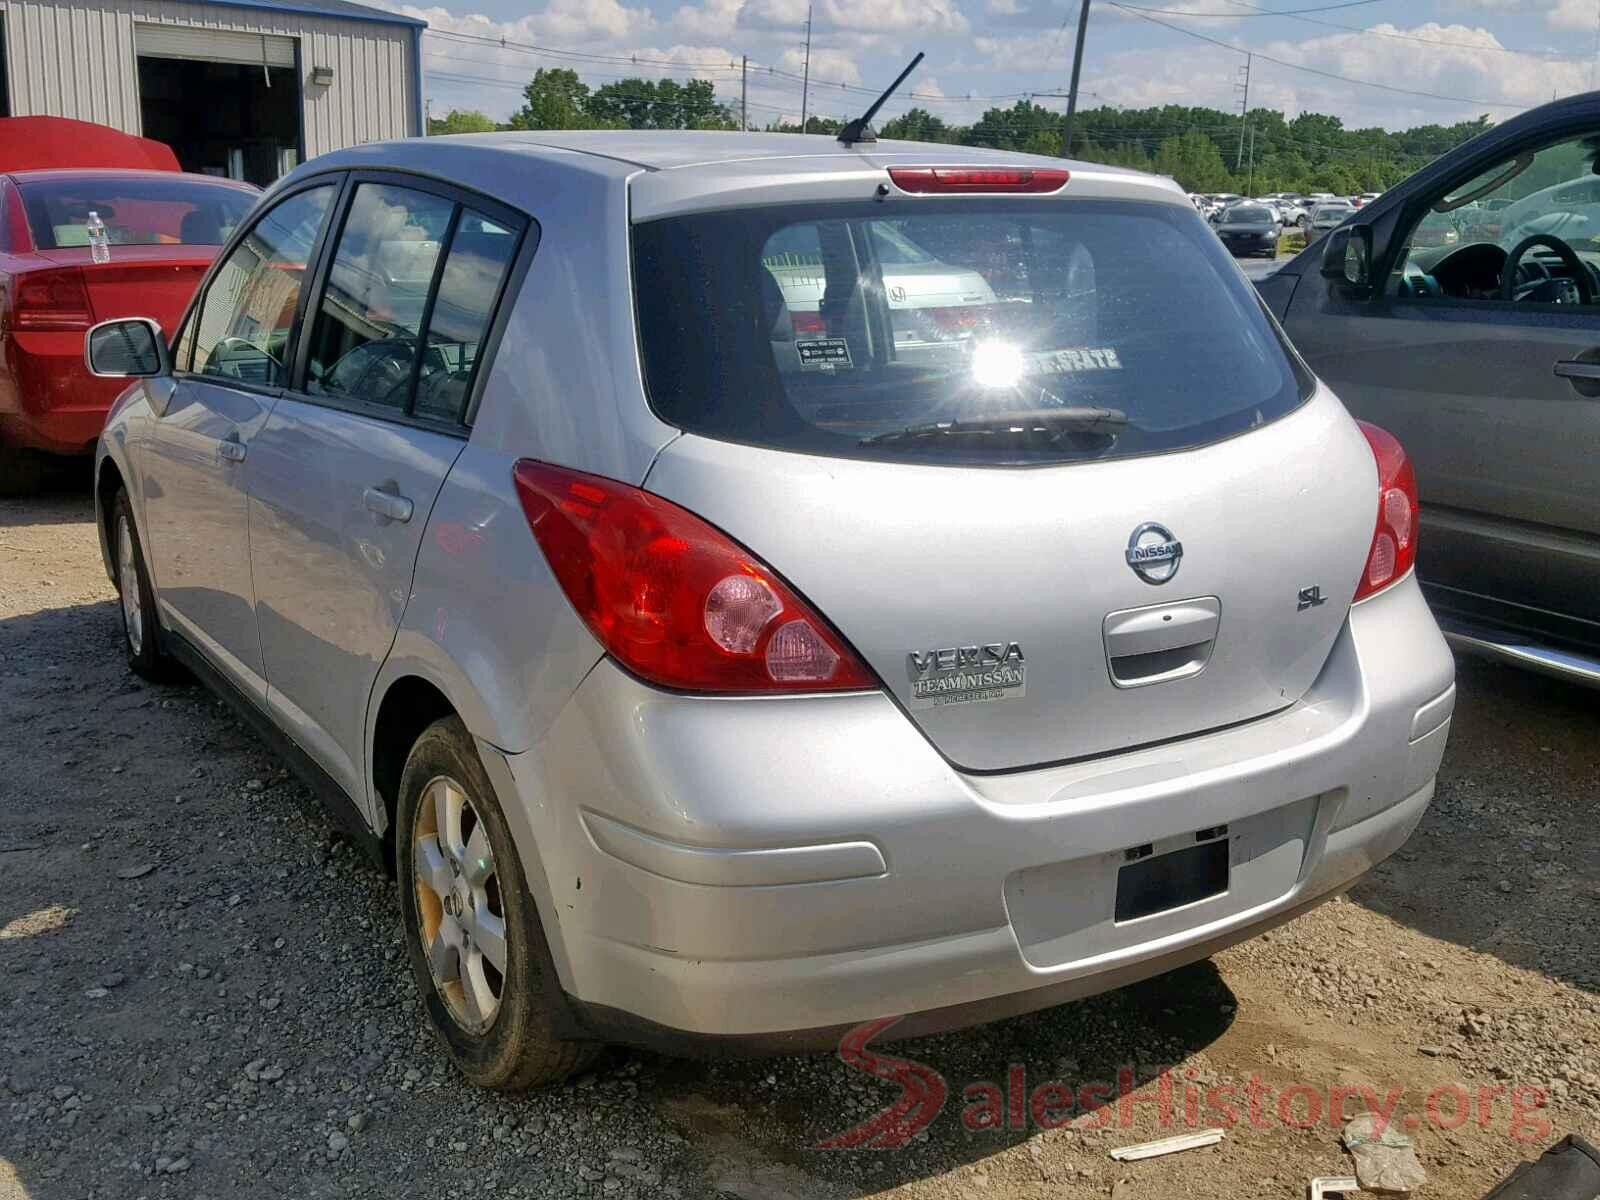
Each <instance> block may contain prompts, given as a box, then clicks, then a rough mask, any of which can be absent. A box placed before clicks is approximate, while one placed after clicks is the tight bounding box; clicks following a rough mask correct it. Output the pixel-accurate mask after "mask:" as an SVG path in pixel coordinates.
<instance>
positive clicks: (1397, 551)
mask: <svg viewBox="0 0 1600 1200" xmlns="http://www.w3.org/2000/svg"><path fill="white" fill-rule="evenodd" d="M1356 424H1358V425H1360V426H1361V432H1362V433H1364V434H1366V436H1367V443H1368V444H1369V445H1370V446H1371V447H1372V456H1373V458H1375V459H1376V460H1377V464H1378V524H1377V528H1376V529H1375V530H1374V531H1373V534H1372V546H1371V548H1370V549H1369V550H1368V551H1367V565H1366V567H1365V568H1364V569H1363V570H1362V573H1361V583H1360V586H1358V587H1357V588H1356V596H1355V598H1356V599H1357V600H1365V599H1366V598H1367V597H1368V596H1371V595H1373V594H1374V593H1375V592H1381V591H1382V590H1383V589H1384V588H1386V587H1388V586H1389V585H1390V584H1391V583H1394V582H1396V581H1397V580H1399V579H1403V578H1404V577H1405V574H1406V572H1407V571H1409V570H1411V568H1412V566H1413V565H1415V563H1416V561H1417V476H1416V473H1415V472H1414V471H1412V469H1411V460H1410V459H1409V458H1408V457H1406V452H1405V447H1403V446H1401V445H1400V441H1399V439H1398V438H1396V437H1395V436H1394V434H1392V433H1390V432H1389V431H1388V430H1387V429H1380V428H1379V427H1378V426H1376V425H1371V424H1368V423H1367V422H1366V421H1357V422H1356Z"/></svg>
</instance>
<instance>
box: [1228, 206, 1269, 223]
mask: <svg viewBox="0 0 1600 1200" xmlns="http://www.w3.org/2000/svg"><path fill="white" fill-rule="evenodd" d="M1223 220H1225V221H1237V222H1238V223H1239V224H1241V225H1264V224H1267V223H1269V222H1272V220H1273V217H1272V214H1271V213H1269V212H1268V211H1267V210H1266V209H1264V208H1262V207H1261V206H1260V205H1254V204H1237V205H1235V206H1234V207H1232V208H1230V209H1229V210H1228V211H1227V212H1226V213H1224V214H1223Z"/></svg>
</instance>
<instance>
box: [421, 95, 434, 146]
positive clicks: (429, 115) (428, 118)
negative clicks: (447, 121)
mask: <svg viewBox="0 0 1600 1200" xmlns="http://www.w3.org/2000/svg"><path fill="white" fill-rule="evenodd" d="M422 104H423V110H424V112H425V113H426V115H425V116H424V117H423V118H422V136H423V137H427V136H428V127H429V126H430V125H432V124H433V97H432V96H429V97H428V98H427V99H426V100H424V101H423V102H422Z"/></svg>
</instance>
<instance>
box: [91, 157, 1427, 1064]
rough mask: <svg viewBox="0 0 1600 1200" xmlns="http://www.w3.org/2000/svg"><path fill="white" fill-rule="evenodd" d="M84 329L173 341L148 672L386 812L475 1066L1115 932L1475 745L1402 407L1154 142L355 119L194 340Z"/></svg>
mask: <svg viewBox="0 0 1600 1200" xmlns="http://www.w3.org/2000/svg"><path fill="white" fill-rule="evenodd" d="M914 264H932V265H926V266H924V267H923V268H921V269H919V270H910V269H908V265H914ZM938 279H944V280H947V281H949V286H948V287H945V288H944V289H943V290H940V289H939V288H937V287H933V286H931V285H930V283H929V281H930V280H938ZM802 280H804V281H805V282H803V283H802V282H801V281H802ZM913 283H915V284H916V285H917V288H918V290H917V293H916V295H915V296H914V297H912V296H910V295H909V293H910V291H911V289H912V285H913ZM86 352H87V354H88V356H89V359H90V363H91V366H92V368H93V369H94V370H95V371H96V372H98V373H99V374H102V375H115V376H127V377H129V378H130V380H132V382H131V383H130V386H129V387H128V389H127V391H126V392H125V393H124V395H123V396H122V397H121V399H120V400H119V401H118V403H117V405H116V408H115V410H114V412H113V415H112V416H111V418H110V421H109V423H108V425H107V427H106V430H105V433H104V435H103V436H102V438H101V440H100V448H99V455H98V461H97V473H98V474H97V495H98V501H99V505H98V513H99V519H100V523H101V530H102V536H103V544H104V549H105V554H106V559H107V565H108V569H109V570H110V573H111V577H112V579H113V580H114V581H115V582H116V584H117V587H118V590H119V592H120V595H121V607H122V613H123V616H124V619H125V625H126V632H127V638H126V641H127V653H128V656H129V659H130V661H131V663H132V665H133V668H134V669H135V670H137V671H139V672H140V673H142V674H145V675H159V674H160V673H162V672H163V671H164V670H167V669H170V667H171V665H172V664H173V663H176V664H179V665H182V666H184V667H187V668H188V670H189V671H191V672H193V673H194V674H196V675H198V676H200V677H201V678H202V679H203V680H204V681H205V682H207V683H208V684H210V685H211V686H213V687H214V688H216V689H217V690H218V691H220V692H221V693H223V694H224V695H225V696H227V697H229V698H231V699H232V700H234V701H235V702H237V704H238V705H240V706H241V707H242V709H243V711H244V712H245V713H246V714H247V715H249V716H251V717H252V718H253V719H255V721H256V723H257V724H258V726H259V727H260V728H262V730H263V731H264V733H265V734H266V735H267V736H268V737H269V738H273V739H275V741H276V742H277V744H278V745H280V746H281V748H282V750H283V753H284V755H285V756H286V757H287V758H288V759H289V761H290V762H292V763H293V764H294V765H295V766H296V767H297V768H298V769H299V770H300V771H301V772H302V773H304V774H305V775H306V776H307V777H308V778H309V779H310V780H312V781H313V782H314V783H316V784H317V785H319V787H320V789H321V791H322V792H323V794H324V795H325V796H326V797H327V798H328V799H329V801H330V802H331V804H332V805H333V807H334V808H335V810H336V811H337V812H338V813H340V814H342V816H343V817H344V819H345V820H346V821H347V823H348V825H349V827H350V828H351V830H352V831H353V833H354V835H355V836H357V837H358V838H360V839H362V840H363V842H364V843H366V844H367V846H368V847H369V848H370V849H371V850H372V851H373V852H374V853H376V854H378V855H380V856H382V857H383V858H385V859H386V860H387V861H389V862H390V863H391V864H392V866H393V869H394V870H395V873H396V876H397V879H398V894H399V901H400V909H401V913H402V917H403V921H404V926H405V929H406V931H407V934H408V936H409V941H410V956H411V963H412V967H413V968H414V971H415V975H416V980H417V984H418V987H419V989H420V991H421V994H422V997H423V1001H424V1004H425V1006H426V1009H427V1012H428V1014H429V1016H430V1017H431V1019H432V1021H433V1023H434V1024H435V1025H436V1026H437V1027H438V1030H439V1032H440V1034H441V1035H442V1037H443V1040H444V1042H445V1044H446V1046H447V1047H448V1050H449V1053H450V1054H451V1056H452V1057H453V1058H454V1060H455V1061H456V1062H457V1063H458V1064H459V1065H460V1067H461V1069H462V1070H463V1071H464V1072H465V1074H466V1075H467V1076H468V1077H469V1078H471V1079H472V1080H474V1081H476V1082H477V1083H479V1084H482V1085H484V1086H487V1087H499V1088H511V1087H519V1086H525V1085H529V1084H533V1083H538V1082H541V1081H546V1080H551V1079H555V1078H558V1077H560V1076H561V1075H563V1074H564V1073H567V1072H569V1071H571V1070H573V1069H574V1068H575V1067H577V1066H578V1065H579V1064H580V1063H581V1062H582V1061H583V1060H584V1059H585V1057H586V1056H587V1055H588V1053H589V1052H590V1050H591V1048H592V1047H594V1046H597V1045H598V1044H600V1043H602V1042H606V1041H622V1042H635V1043H645V1044H655V1045H660V1046H664V1047H666V1048H669V1049H676V1050H680V1051H683V1050H688V1049H690V1048H692V1047H704V1046H708V1045H716V1044H732V1045H734V1046H736V1047H745V1048H759V1047H767V1048H771V1047H785V1048H803V1047H811V1046H818V1045H825V1044H829V1043H831V1042H832V1041H833V1040H834V1039H836V1038H837V1037H838V1036H840V1034H841V1032H842V1031H845V1030H848V1029H850V1028H853V1027H855V1026H857V1025H858V1024H859V1023H862V1022H866V1021H869V1020H874V1019H877V1018H882V1017H884V1016H885V1015H887V1014H904V1018H905V1019H904V1020H903V1021H902V1022H901V1023H900V1024H899V1025H898V1026H897V1027H896V1029H895V1034H896V1036H898V1035H900V1034H910V1033H917V1032H924V1031H930V1030H934V1029H941V1028H950V1027H953V1026H958V1025H962V1024H968V1023H972V1022H976V1021H982V1020H988V1019H991V1018H994V1017H997V1016H1004V1015H1008V1014H1013V1013H1020V1012H1024V1011H1028V1010H1031V1009H1037V1008H1040V1007H1042V1006H1045V1005H1051V1004H1056V1003H1059V1002H1061V1001H1064V1000H1069V999H1072V998H1074V997H1081V996H1086V995H1090V994H1092V993H1096V992H1100V991H1104V990H1105V989H1108V988H1113V987H1117V986H1119V985H1121V984H1125V983H1128V982H1130V981H1132V980H1136V979H1140V978H1142V977H1145V976H1149V975H1152V974H1155V973H1157V972H1162V971H1167V970H1170V969H1171V968H1173V967H1176V966H1178V965H1180V964H1183V963H1185V962H1189V961H1191V960H1194V959H1197V958H1201V957H1203V956H1205V955H1208V954H1211V953H1213V952H1214V951H1216V950H1218V949H1219V948H1221V947H1223V946H1226V945H1228V944H1229V943H1232V942H1235V941H1238V940H1239V939H1241V938H1244V937H1248V936H1250V935H1251V934H1253V933H1256V932H1259V931H1261V930H1263V929H1265V928H1267V927H1269V926H1271V925H1273V924H1275V923H1277V922H1280V921H1283V920H1285V919H1287V918H1289V917H1292V916H1293V915H1295V914H1296V913H1299V912H1301V911H1303V910H1304V909H1306V908H1307V907H1308V906H1310V905H1313V904H1315V903H1317V902H1318V901H1320V900H1323V899H1326V898H1327V897H1328V896H1330V895H1331V894H1333V893H1335V892H1337V891H1339V890H1340V889H1343V888H1345V887H1347V886H1349V885H1350V883H1351V882H1352V881H1354V880H1355V879H1357V878H1358V877H1360V876H1361V875H1362V873H1363V872H1365V871H1367V870H1368V869H1369V868H1371V867H1372V866H1373V864H1375V863H1377V862H1378V861H1380V860H1381V859H1383V858H1384V857H1385V856H1387V855H1389V854H1390V853H1392V852H1393V851H1394V850H1395V849H1396V847H1398V846H1399V845H1400V844H1401V843H1402V842H1404V841H1405V839H1406V837H1407V836H1408V835H1409V834H1410V833H1411V831H1412V830H1413V829H1414V828H1415V827H1416V825H1417V822H1418V820H1419V819H1420V818H1421V816H1422V814H1423V810H1424V809H1425V807H1426V806H1427V804H1428V802H1429V799H1430V798H1431V796H1432V795H1433V789H1434V776H1435V774H1436V772H1437V770H1438V766H1439V760H1440V755H1441V754H1442V752H1443V750H1444V744H1445V738H1446V735H1447V732H1448V728H1449V723H1450V715H1451V709H1452V706H1453V703H1454V687H1453V672H1452V663H1451V659H1450V656H1449V654H1448V652H1447V650H1446V648H1445V645H1444V643H1443V641H1442V640H1441V638H1440V636H1439V633H1438V631H1437V629H1436V627H1435V625H1434V622H1433V619H1432V617H1431V616H1430V615H1429V613H1428V610H1427V608H1426V607H1425V606H1424V604H1423V601H1422V597H1421V595H1420V593H1419V591H1418V588H1417V584H1416V581H1415V579H1414V577H1413V574H1412V570H1411V565H1412V560H1413V556H1414V554H1415V540H1414V538H1415V530H1416V495H1415V486H1414V484H1413V481H1412V475H1411V468H1410V466H1409V464H1408V463H1407V460H1406V456H1405V454H1404V452H1403V451H1402V449H1401V447H1400V446H1399V444H1398V443H1397V442H1396V441H1395V440H1394V439H1393V438H1392V437H1390V436H1389V435H1388V434H1386V433H1384V432H1383V431H1382V430H1380V429H1377V428H1375V427H1371V426H1361V425H1358V424H1357V423H1356V422H1355V421H1354V420H1352V419H1351V418H1350V417H1349V416H1348V415H1347V414H1346V412H1345V410H1344V409H1343V408H1342V407H1341V406H1340V404H1339V401H1338V400H1337V399H1336V398H1335V397H1334V396H1333V395H1332V394H1330V393H1329V392H1328V390H1327V389H1326V388H1324V387H1321V386H1320V385H1319V384H1318V382H1317V380H1316V379H1315V378H1313V377H1312V375H1311V374H1310V373H1309V372H1308V371H1307V369H1306V367H1305V365H1304V364H1303V363H1302V362H1301V361H1300V359H1299V358H1298V357H1297V356H1296V355H1295V353H1294V351H1293V349H1291V348H1290V347H1289V346H1288V345H1287V344H1286V343H1285V341H1284V339H1283V337H1282V335H1281V333H1280V332H1279V331H1278V329H1277V327H1276V326H1275V325H1274V323H1273V321H1272V319H1271V317H1270V316H1269V315H1268V314H1267V313H1266V312H1265V311H1264V310H1263V308H1262V305H1261V303H1260V302H1259V301H1258V299H1257V298H1256V295H1255V292H1254V291H1253V290H1252V288H1251V287H1250V285H1249V283H1248V282H1247V281H1246V280H1245V279H1244V277H1243V276H1242V275H1241V274H1240V273H1239V271H1238V270H1237V269H1236V268H1235V266H1234V265H1233V263H1232V261H1231V260H1230V259H1229V258H1228V255H1227V252H1226V250H1225V249H1224V248H1223V247H1222V245H1221V244H1220V243H1219V242H1218V241H1217V239H1216V238H1215V237H1214V236H1213V235H1212V233H1211V231H1210V230H1209V229H1208V228H1207V226H1206V223H1205V221H1204V220H1203V219H1202V218H1201V217H1200V216H1199V215H1198V214H1197V213H1196V212H1195V210H1194V208H1193V206H1192V205H1190V203H1189V202H1188V200H1187V199H1186V198H1185V197H1184V195H1183V193H1182V192H1180V191H1179V190H1178V189H1177V188H1176V187H1175V186H1174V185H1173V184H1171V183H1170V182H1167V181H1164V180H1160V179H1156V178H1152V177H1150V176H1145V175H1139V174H1134V173H1130V172H1126V171H1120V170H1116V169H1113V168H1108V167H1102V166H1097V165H1092V164H1086V163H1069V162H1063V161H1061V160H1056V159H1040V158H1030V157H1027V156H1022V155H1015V154H1008V153H998V152H988V151H983V150H973V149H969V148H964V147H952V146H932V145H917V144H911V143H894V142H888V141H883V142H875V143H872V142H868V143H861V144H856V145H843V144H838V143H835V142H832V141H827V140H824V139H822V138H812V137H798V136H792V135H773V136H764V135H749V134H729V133H681V134H677V133H648V134H634V133H628V132H608V133H566V134H564V133H546V132H524V133H508V134H496V135H488V136H482V137H467V138H443V139H430V140H427V141H410V142H400V143H394V144H378V145H367V146H361V147H358V148H355V149H351V150H347V151H342V152H339V153H336V154H332V155H328V156H326V157H324V158H321V159H318V160H316V161H315V162H312V163H308V164H306V165H305V166H303V167H301V168H300V169H299V170H297V171H295V172H294V173H293V174H292V175H290V176H288V177H287V178H286V179H284V180H283V181H282V182H281V183H279V184H278V185H277V186H276V187H275V188H274V189H273V190H272V191H271V192H270V193H268V194H267V195H265V196H264V197H263V198H262V199H261V201H260V203H259V204H258V205H257V208H256V210H255V211H254V213H253V214H252V216H251V218H250V219H249V220H247V221H246V222H245V223H244V224H243V225H242V226H241V228H240V229H239V231H238V232H237V233H236V235H235V236H234V238H233V240H232V242H231V244H230V245H228V246H227V247H226V248H225V249H224V251H223V253H222V254H221V255H220V256H219V258H218V260H217V262H216V264H215V265H214V267H213V268H212V270H211V272H210V274H209V276H208V277H207V279H206V281H205V283H204V285H203V286H202V288H201V291H200V293H199V295H198V296H197V298H196V299H195V301H194V302H193V304H192V306H191V308H190V310H189V312H188V313H187V315H186V316H185V318H184V320H183V322H182V324H181V325H180V327H179V328H178V329H177V330H176V332H175V335H174V336H172V337H171V338H170V339H169V338H168V337H167V336H166V335H165V334H164V333H163V332H162V331H161V330H159V329H156V328H155V327H154V326H153V323H147V322H140V321H118V322H112V323H108V324H106V325H102V326H99V327H97V328H96V329H94V330H93V331H91V332H90V334H89V336H88V342H87V347H86Z"/></svg>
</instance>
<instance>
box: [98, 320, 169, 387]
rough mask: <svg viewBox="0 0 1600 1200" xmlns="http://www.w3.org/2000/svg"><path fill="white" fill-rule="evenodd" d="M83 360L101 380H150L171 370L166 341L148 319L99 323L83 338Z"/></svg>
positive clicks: (153, 322) (159, 328) (157, 326)
mask: <svg viewBox="0 0 1600 1200" xmlns="http://www.w3.org/2000/svg"><path fill="white" fill-rule="evenodd" d="M83 357H84V361H85V362H86V363H87V364H88V366H89V373H90V374H91V375H95V376H98V377H99V378H101V379H151V378H154V377H155V376H158V375H166V374H169V373H170V372H171V370H172V360H171V359H170V357H169V356H168V353H167V340H166V338H165V337H163V336H162V334H161V326H160V325H159V324H158V323H157V322H155V321H154V320H152V319H151V318H150V317H125V318H122V319H121V320H116V321H102V322H100V324H98V325H96V326H94V327H93V328H92V329H90V330H89V332H88V334H86V335H85V337H84V341H83Z"/></svg>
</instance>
